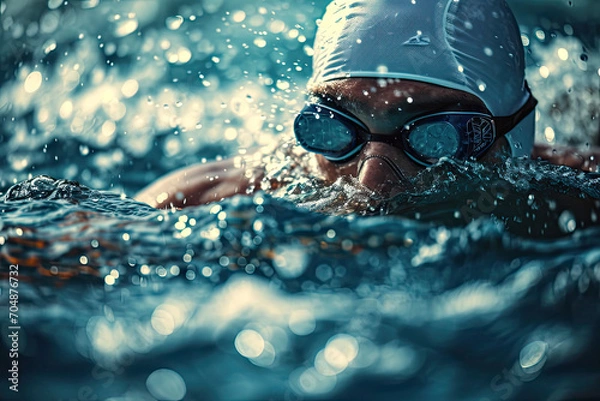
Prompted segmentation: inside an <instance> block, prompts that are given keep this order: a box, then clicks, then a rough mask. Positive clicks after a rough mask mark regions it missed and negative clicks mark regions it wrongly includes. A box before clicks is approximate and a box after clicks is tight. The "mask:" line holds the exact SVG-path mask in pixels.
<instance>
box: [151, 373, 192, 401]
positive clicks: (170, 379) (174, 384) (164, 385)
mask: <svg viewBox="0 0 600 401" xmlns="http://www.w3.org/2000/svg"><path fill="white" fill-rule="evenodd" d="M146 388H147V389H148V391H149V392H150V394H152V396H153V397H154V398H156V399H159V400H163V401H179V400H181V399H183V398H184V397H185V394H186V392H187V388H186V385H185V381H184V380H183V378H182V377H181V376H180V375H179V373H177V372H174V371H172V370H170V369H158V370H155V371H154V372H152V373H151V374H150V376H148V378H147V379H146Z"/></svg>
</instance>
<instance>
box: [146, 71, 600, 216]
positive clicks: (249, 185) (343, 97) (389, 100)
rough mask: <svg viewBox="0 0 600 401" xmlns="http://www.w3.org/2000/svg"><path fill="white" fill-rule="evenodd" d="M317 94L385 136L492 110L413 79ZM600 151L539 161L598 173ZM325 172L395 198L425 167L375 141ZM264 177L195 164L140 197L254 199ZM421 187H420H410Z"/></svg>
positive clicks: (180, 201) (223, 165)
mask: <svg viewBox="0 0 600 401" xmlns="http://www.w3.org/2000/svg"><path fill="white" fill-rule="evenodd" d="M313 94H314V95H317V96H320V97H324V98H329V99H330V100H331V101H332V102H333V103H337V104H338V105H339V106H341V107H342V108H344V109H345V110H347V111H349V112H350V113H352V114H353V115H354V116H355V117H357V118H358V119H359V120H361V121H362V122H363V123H364V124H366V126H367V127H368V128H369V130H370V131H371V132H373V133H378V134H390V135H391V134H393V133H394V132H396V131H397V130H398V129H399V128H400V127H402V126H403V125H404V124H406V123H407V122H410V121H411V120H413V119H415V118H417V117H420V116H423V115H427V114H433V113H437V112H441V111H472V112H483V113H487V110H486V107H485V105H484V104H483V102H482V101H481V100H480V99H478V98H477V97H476V96H474V95H471V94H468V93H465V92H461V91H456V90H452V89H447V88H443V87H440V86H436V85H431V84H425V83H420V82H414V81H406V80H404V81H386V80H383V81H382V80H376V79H369V78H354V79H345V80H339V81H331V82H329V83H327V84H324V85H321V86H319V87H315V88H313ZM508 148H509V146H508V142H507V141H506V139H504V138H500V139H499V140H497V141H496V142H495V143H494V145H493V146H492V148H491V149H490V150H489V151H488V153H487V154H486V155H485V156H484V157H483V158H482V159H481V160H480V162H481V163H484V164H490V163H492V164H493V163H499V162H501V161H502V160H503V159H504V157H505V155H506V154H507V152H508V151H509V149H508ZM599 156H600V150H598V149H595V150H594V149H592V150H590V151H587V152H578V151H576V150H574V149H571V148H562V149H558V151H555V150H554V149H553V148H551V147H549V146H548V145H536V146H535V147H534V150H533V154H532V157H533V158H540V159H543V160H548V161H550V162H551V163H554V164H562V165H567V166H569V167H573V168H576V169H580V170H583V171H595V170H596V167H597V160H598V159H599ZM316 157H317V161H318V168H319V170H320V173H321V175H322V176H323V177H324V178H325V181H326V182H327V183H333V182H334V181H336V180H337V179H338V178H340V177H342V176H349V177H355V178H357V179H358V181H359V182H360V183H361V184H362V185H364V186H366V187H367V188H369V189H370V190H372V191H373V192H374V195H375V196H378V197H381V198H389V197H393V196H394V195H397V194H399V193H400V192H402V191H405V190H407V189H409V188H411V187H410V186H411V184H410V182H409V181H410V178H411V177H414V176H415V175H416V174H418V173H419V172H420V171H422V170H423V167H422V166H420V165H418V164H416V163H415V162H413V161H412V160H411V159H409V158H408V156H406V154H405V153H404V151H403V150H402V149H399V148H396V147H394V146H391V145H389V144H384V143H378V142H370V143H367V144H366V145H365V146H364V147H363V148H362V149H361V151H360V152H359V153H358V154H356V155H355V156H354V157H352V158H351V159H349V160H346V161H344V162H331V161H329V160H327V159H325V158H324V157H322V156H319V155H317V156H316ZM262 176H263V174H262V173H261V172H260V171H259V172H254V174H252V175H247V174H246V167H245V166H244V165H242V164H240V163H239V161H237V160H235V159H227V160H222V161H218V162H213V163H205V164H196V165H192V166H190V167H185V168H182V169H180V170H177V171H175V172H173V173H170V174H168V175H167V176H165V177H163V178H160V179H159V180H157V181H156V182H154V183H152V184H151V185H149V186H148V187H146V188H145V189H143V190H142V191H141V192H140V193H138V194H137V195H136V196H135V197H136V199H138V200H140V201H142V202H145V203H148V204H149V205H151V206H154V207H157V208H169V207H176V208H182V207H187V206H193V205H199V204H207V203H211V202H218V201H220V200H222V199H224V198H227V197H231V196H233V195H236V194H249V193H251V192H252V191H253V190H254V188H260V185H259V184H260V180H261V178H262ZM411 189H414V188H411Z"/></svg>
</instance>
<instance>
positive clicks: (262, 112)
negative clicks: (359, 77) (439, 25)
mask: <svg viewBox="0 0 600 401" xmlns="http://www.w3.org/2000/svg"><path fill="white" fill-rule="evenodd" d="M324 4H325V2H316V3H315V4H312V3H310V2H294V3H288V2H275V1H269V2H268V1H264V2H260V3H257V4H255V3H253V4H248V2H242V1H205V2H184V1H178V2H170V3H168V4H167V3H166V2H164V3H159V2H102V3H97V2H95V1H93V0H90V1H85V2H73V3H63V2H59V1H53V0H50V1H48V2H23V3H19V4H16V3H10V5H7V3H6V2H4V3H1V5H0V9H1V10H2V13H3V14H2V29H3V31H2V32H3V38H9V39H10V40H3V41H2V43H1V44H0V49H2V53H1V54H2V77H1V80H2V83H1V85H2V87H1V88H0V117H1V118H2V120H1V122H2V123H1V130H2V131H1V132H0V134H1V137H0V142H1V144H2V146H1V147H0V157H1V158H2V160H3V161H4V163H1V164H0V172H1V174H0V181H1V184H2V185H1V188H2V198H1V199H0V211H1V214H0V262H1V263H2V267H1V270H0V272H1V277H2V283H1V285H0V290H1V294H0V295H1V296H2V305H5V304H6V301H5V300H8V299H9V295H8V290H9V277H8V275H9V273H8V272H9V270H10V269H11V267H10V265H18V269H19V270H18V272H19V276H18V279H19V282H18V283H19V286H18V291H19V298H18V319H19V324H20V330H19V341H18V347H19V369H20V370H19V379H20V382H19V393H18V394H16V393H14V392H12V391H10V390H9V388H8V386H9V385H10V382H8V381H6V379H5V378H3V379H2V385H1V386H0V391H1V393H0V398H1V399H3V400H4V399H18V400H42V399H43V400H59V399H64V400H111V401H115V400H180V399H185V400H266V399H274V400H280V399H285V400H300V399H319V400H320V399H343V400H348V399H356V400H365V399H381V400H399V399H408V400H440V399H441V400H477V401H485V400H489V401H491V400H596V399H600V358H599V357H598V356H599V355H600V349H599V348H600V347H599V345H598V344H599V343H600V342H599V336H598V334H597V333H598V332H599V329H600V300H599V296H600V247H599V246H598V244H599V242H598V236H599V235H600V227H599V224H598V216H600V210H599V209H600V178H599V177H598V174H584V173H579V172H577V171H574V170H571V169H569V168H566V167H556V166H551V165H548V164H545V163H543V162H539V161H511V162H509V163H507V164H505V165H501V166H498V167H496V168H489V169H488V168H484V167H481V166H477V165H471V164H460V163H453V162H450V161H445V162H442V163H441V164H440V165H438V166H434V167H433V168H432V169H431V170H428V171H425V172H423V173H422V174H421V175H419V176H417V177H416V178H415V180H416V181H418V183H419V185H420V187H423V188H425V190H424V191H421V192H419V193H405V194H402V195H400V196H399V197H398V198H396V199H393V200H391V201H387V202H379V201H377V200H374V199H372V197H370V196H369V194H368V193H366V192H365V191H364V190H362V189H361V188H359V187H357V186H356V184H355V183H354V182H352V181H351V180H340V181H338V182H337V183H335V185H333V186H329V187H323V186H322V184H321V183H320V181H319V179H318V177H314V176H312V175H310V174H309V175H308V176H307V174H306V173H311V171H312V170H311V169H312V166H311V163H312V159H311V157H310V156H308V155H305V154H303V153H302V152H300V150H299V149H297V148H295V147H293V146H292V145H293V141H292V140H291V139H290V135H289V128H290V122H291V119H292V118H293V115H294V112H295V111H296V110H298V108H299V107H300V105H301V104H302V100H303V93H302V88H303V86H304V83H305V81H306V78H307V75H308V74H309V65H310V53H311V51H310V44H311V43H312V37H313V35H314V29H315V25H314V20H315V19H316V18H318V16H320V15H321V14H322V12H323V7H324ZM557 4H558V2H557ZM560 4H562V3H560ZM560 4H558V5H557V7H560ZM564 7H565V9H564V12H565V13H568V12H569V10H570V8H569V6H568V5H567V4H565V5H564ZM578 12H581V11H580V10H579V11H578ZM525 17H527V15H525V16H524V18H525ZM528 18H529V20H531V18H532V17H531V15H529V16H528ZM570 18H575V17H569V16H568V14H567V17H565V20H566V21H567V22H565V21H564V20H559V16H556V21H554V22H552V23H550V22H548V21H546V22H545V20H544V21H541V22H539V25H535V24H532V26H531V27H524V35H525V38H526V39H527V40H528V41H529V45H528V62H529V67H528V77H529V80H530V82H531V83H532V87H533V91H534V93H535V94H536V96H537V97H538V98H539V99H540V113H539V114H540V115H539V119H538V124H537V127H538V132H537V136H538V140H539V141H546V142H547V143H557V144H564V143H573V144H579V145H581V146H583V147H585V144H586V143H589V144H593V143H594V142H593V141H595V140H596V139H594V136H595V135H597V132H599V129H598V121H599V120H598V118H597V110H599V109H600V105H599V103H600V96H597V95H598V93H599V92H598V91H599V87H600V82H599V80H598V68H599V67H600V63H599V62H598V60H599V59H600V56H599V55H598V51H597V47H595V48H594V47H590V44H589V43H588V42H589V41H590V40H593V39H594V38H595V37H594V36H593V35H590V34H589V33H586V34H585V35H581V38H580V37H578V36H577V35H575V34H576V33H577V29H578V25H576V24H575V23H574V22H573V20H570ZM557 21H558V22H557ZM565 24H569V25H568V26H567V25H565ZM570 24H572V25H570ZM569 27H570V28H569ZM573 31H575V32H573ZM590 37H591V38H592V39H590ZM561 49H562V50H561ZM593 49H596V50H593ZM565 51H566V54H567V59H566V60H563V58H564V57H565ZM583 55H585V56H586V57H582V56H583ZM584 59H585V60H584ZM542 67H546V68H547V71H546V69H544V68H542ZM37 72H39V75H38V73H37ZM546 73H548V75H547V76H546ZM553 105H554V107H553ZM582 105H583V106H585V107H583V106H582ZM594 113H596V114H594ZM256 149H263V150H262V154H261V157H258V158H256V159H254V166H255V167H256V168H262V169H264V170H266V172H267V174H266V177H265V180H263V183H262V185H261V190H260V191H258V192H256V193H255V194H253V195H251V196H237V197H235V198H232V199H227V200H224V201H222V202H219V203H218V204H211V205H206V206H199V207H191V208H187V209H184V210H166V211H159V210H155V209H152V208H150V207H148V206H146V205H144V204H140V203H138V202H136V201H134V200H132V196H133V194H135V192H136V191H137V190H139V189H140V188H142V187H143V186H145V185H146V184H148V183H149V182H151V181H152V180H153V179H156V178H157V177H159V176H160V175H162V174H163V173H165V172H167V171H171V170H172V169H173V168H176V167H180V166H183V165H188V164H191V163H195V162H200V161H202V159H203V158H206V159H208V160H213V159H215V158H218V157H228V156H240V157H246V156H248V155H249V154H251V153H253V152H254V151H255V150H256ZM50 176H51V177H55V178H51V177H50ZM13 270H14V268H13ZM2 310H3V312H2V314H3V315H4V316H6V315H8V312H4V311H6V309H5V308H3V309H2ZM1 319H2V330H3V331H2V339H3V343H2V350H1V352H2V355H3V357H2V359H1V360H2V361H3V362H2V366H3V367H2V371H4V372H6V371H7V369H8V368H7V367H8V366H9V365H8V362H9V361H8V360H7V358H6V355H7V354H8V352H9V349H10V347H11V343H10V342H8V341H7V340H6V339H7V338H8V326H9V324H8V323H9V322H8V317H2V318H1ZM5 360H6V361H7V362H6V363H5V362H4V361H5ZM6 376H7V377H8V374H6Z"/></svg>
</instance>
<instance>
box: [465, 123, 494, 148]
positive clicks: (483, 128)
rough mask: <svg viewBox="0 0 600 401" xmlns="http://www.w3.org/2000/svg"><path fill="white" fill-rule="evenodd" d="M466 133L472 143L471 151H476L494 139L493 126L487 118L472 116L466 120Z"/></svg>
mask: <svg viewBox="0 0 600 401" xmlns="http://www.w3.org/2000/svg"><path fill="white" fill-rule="evenodd" d="M467 135H468V136H469V138H471V143H472V144H473V145H474V147H473V152H474V153H477V152H479V151H481V150H482V149H485V148H486V147H488V146H489V145H491V143H492V142H493V141H494V126H493V125H492V122H491V121H490V120H489V119H486V118H481V117H473V118H472V119H470V120H469V121H468V122H467Z"/></svg>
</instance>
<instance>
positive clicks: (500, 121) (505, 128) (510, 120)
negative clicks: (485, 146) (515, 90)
mask: <svg viewBox="0 0 600 401" xmlns="http://www.w3.org/2000/svg"><path fill="white" fill-rule="evenodd" d="M537 103H538V101H537V99H536V98H535V97H533V95H532V94H531V92H529V99H527V101H526V102H525V104H524V105H523V107H521V108H520V109H519V110H518V111H517V112H516V113H515V114H513V115H511V116H506V117H493V119H494V123H495V125H496V133H497V135H498V137H502V136H504V135H505V134H507V133H508V132H510V130H512V129H513V128H514V127H516V126H517V125H518V124H519V123H520V122H521V121H523V119H524V118H525V117H527V116H528V115H529V113H531V112H532V111H533V110H534V109H535V106H536V105H537Z"/></svg>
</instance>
